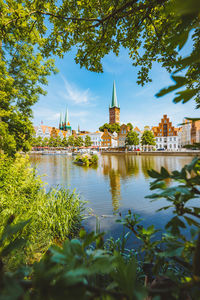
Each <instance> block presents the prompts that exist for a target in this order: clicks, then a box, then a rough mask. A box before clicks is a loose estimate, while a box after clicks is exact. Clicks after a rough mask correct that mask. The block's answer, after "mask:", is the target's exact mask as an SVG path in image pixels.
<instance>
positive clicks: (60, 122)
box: [59, 113, 62, 129]
mask: <svg viewBox="0 0 200 300" xmlns="http://www.w3.org/2000/svg"><path fill="white" fill-rule="evenodd" d="M61 126H62V115H61V113H60V121H59V129H60V128H61Z"/></svg>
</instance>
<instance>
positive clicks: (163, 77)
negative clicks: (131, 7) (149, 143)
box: [33, 47, 199, 132]
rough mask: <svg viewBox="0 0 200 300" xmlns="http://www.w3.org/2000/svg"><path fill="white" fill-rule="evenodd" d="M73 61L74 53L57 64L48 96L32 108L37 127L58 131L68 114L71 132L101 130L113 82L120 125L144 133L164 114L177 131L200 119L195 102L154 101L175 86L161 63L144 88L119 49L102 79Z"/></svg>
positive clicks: (108, 60) (107, 62)
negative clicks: (185, 121)
mask: <svg viewBox="0 0 200 300" xmlns="http://www.w3.org/2000/svg"><path fill="white" fill-rule="evenodd" d="M186 50H187V47H186ZM186 52H187V51H185V53H186ZM74 57H75V52H74V50H73V51H71V52H69V53H67V54H66V55H65V56H64V58H63V59H59V58H56V67H57V68H58V70H59V73H58V74H56V75H53V74H52V75H51V76H50V77H49V78H48V79H49V84H48V86H46V87H45V89H46V91H47V95H46V96H40V99H39V101H38V102H37V103H36V104H35V105H34V107H33V114H34V119H33V123H34V125H39V124H41V122H43V124H44V125H48V126H55V127H57V128H58V126H59V118H60V113H61V112H62V113H63V114H65V111H66V108H68V111H69V122H70V124H71V126H72V129H75V130H77V128H78V125H80V129H81V130H87V131H91V132H92V131H96V130H98V128H99V126H101V125H103V124H104V123H108V122H109V104H110V103H111V100H112V87H113V81H114V80H115V83H116V92H117V99H118V102H119V104H120V123H121V124H123V123H128V122H131V123H132V124H133V126H134V127H135V126H137V127H139V128H140V129H141V130H143V128H144V126H146V125H148V126H158V123H159V122H160V120H161V118H162V116H163V115H164V114H167V115H168V117H169V118H170V121H172V124H173V126H178V124H180V123H182V121H183V118H184V117H199V110H196V109H195V102H194V101H189V102H188V103H186V104H182V103H178V104H174V103H173V102H172V100H173V93H170V94H168V95H166V96H164V97H161V98H156V97H155V94H156V93H157V92H158V91H159V90H160V89H162V88H164V87H167V86H169V85H171V84H173V81H172V80H171V78H170V74H169V73H167V71H166V70H165V69H164V68H162V67H161V66H160V65H159V64H158V63H155V64H154V65H153V68H152V70H151V71H150V75H151V78H152V82H151V83H148V84H146V85H145V86H144V87H142V86H139V85H138V84H137V83H136V81H137V71H138V68H136V67H133V66H132V61H131V59H130V58H129V56H128V52H127V51H126V50H125V49H121V52H120V55H119V56H118V57H116V56H115V55H114V54H112V53H111V54H109V55H107V56H106V57H105V58H103V60H102V62H103V69H104V73H101V74H97V73H94V72H90V71H87V70H86V69H84V68H82V69H81V68H80V66H79V65H77V64H76V63H75V61H74Z"/></svg>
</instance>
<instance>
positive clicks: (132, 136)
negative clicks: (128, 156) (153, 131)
mask: <svg viewBox="0 0 200 300" xmlns="http://www.w3.org/2000/svg"><path fill="white" fill-rule="evenodd" d="M125 143H126V145H130V146H131V145H135V146H137V145H139V143H140V139H139V137H138V133H137V132H135V131H129V132H128V134H127V136H126V140H125Z"/></svg>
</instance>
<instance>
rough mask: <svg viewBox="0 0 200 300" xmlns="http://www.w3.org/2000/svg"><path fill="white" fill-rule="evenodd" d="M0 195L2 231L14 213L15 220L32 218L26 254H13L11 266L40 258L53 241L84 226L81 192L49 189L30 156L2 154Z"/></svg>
mask: <svg viewBox="0 0 200 300" xmlns="http://www.w3.org/2000/svg"><path fill="white" fill-rule="evenodd" d="M0 199H1V203H0V232H2V230H3V227H4V224H5V222H7V218H8V217H9V216H11V215H12V216H13V217H14V218H15V222H20V221H22V220H28V219H30V222H29V223H28V225H27V226H26V228H25V229H24V231H23V238H25V239H26V240H27V245H26V247H25V248H24V249H23V255H22V253H21V254H20V256H18V255H17V253H16V254H15V255H14V256H12V257H9V262H8V266H12V267H14V266H15V265H17V264H19V263H20V262H25V263H28V264H29V263H32V262H33V261H35V260H38V259H40V258H41V256H42V255H43V254H44V253H45V252H46V251H47V249H48V248H49V247H50V246H51V245H52V244H54V243H57V244H59V243H62V242H63V241H64V240H66V239H67V238H73V237H75V236H76V234H77V233H78V231H79V229H80V226H81V221H82V213H83V210H84V203H83V202H82V201H81V200H80V198H79V196H78V194H76V193H75V191H73V192H71V191H70V190H67V189H64V188H60V189H51V190H50V191H49V192H46V190H45V188H44V183H43V182H42V180H41V178H40V177H39V176H37V174H36V171H35V169H33V168H31V167H30V162H29V158H28V157H22V156H20V155H16V157H15V158H12V159H11V158H8V157H6V156H5V155H1V156H0Z"/></svg>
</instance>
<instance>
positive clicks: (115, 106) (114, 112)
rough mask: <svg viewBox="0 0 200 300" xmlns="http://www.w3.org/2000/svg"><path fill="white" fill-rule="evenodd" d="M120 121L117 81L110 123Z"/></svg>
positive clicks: (110, 109)
mask: <svg viewBox="0 0 200 300" xmlns="http://www.w3.org/2000/svg"><path fill="white" fill-rule="evenodd" d="M113 123H120V106H119V105H118V103H117V94H116V88H115V82H113V92H112V103H111V105H110V107H109V124H113Z"/></svg>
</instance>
